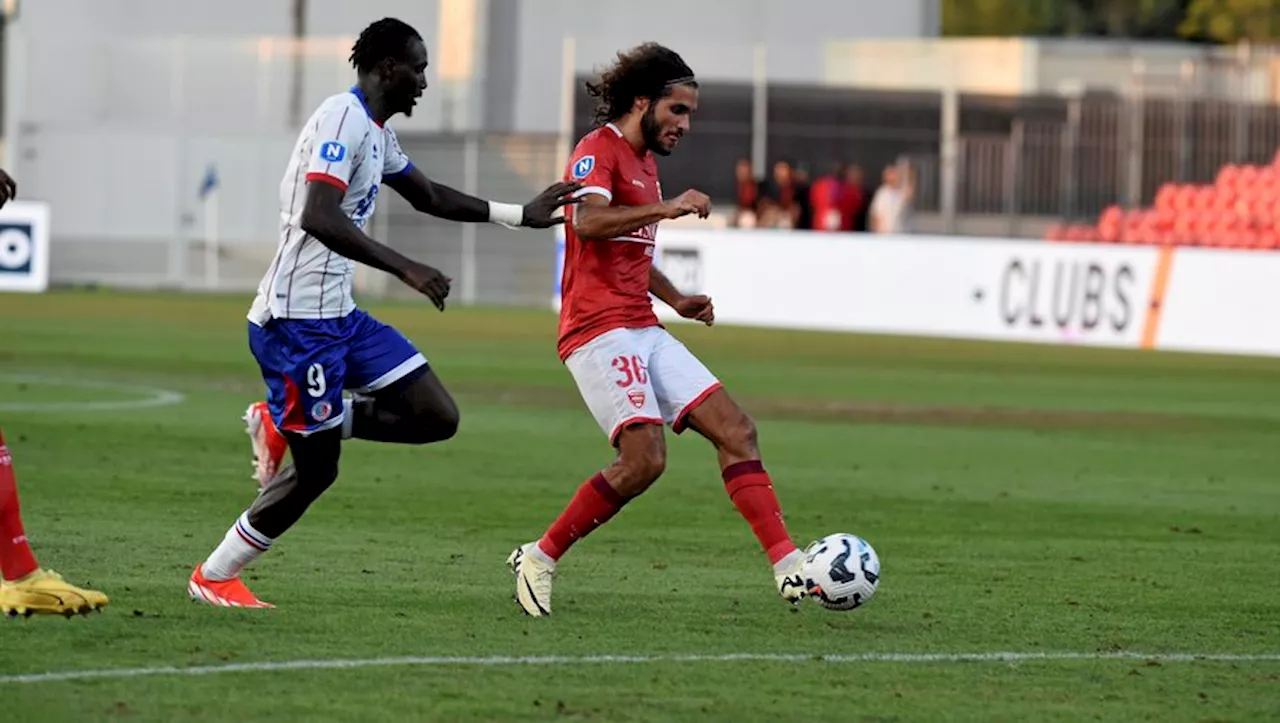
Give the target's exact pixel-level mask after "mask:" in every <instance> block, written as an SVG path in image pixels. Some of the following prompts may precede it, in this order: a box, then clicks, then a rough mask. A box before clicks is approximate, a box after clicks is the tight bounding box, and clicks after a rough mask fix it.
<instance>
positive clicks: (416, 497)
mask: <svg viewBox="0 0 1280 723" xmlns="http://www.w3.org/2000/svg"><path fill="white" fill-rule="evenodd" d="M247 304H248V299H247V298H243V297H236V298H228V297H198V296H165V295H148V294H114V293H88V292H83V293H67V292H60V293H55V294H49V295H43V296H0V426H3V428H4V430H5V432H6V434H7V436H8V438H9V442H10V446H11V447H12V450H13V453H14V462H15V466H16V470H17V473H18V478H19V485H20V489H21V492H22V496H23V503H24V506H25V514H26V518H27V522H28V528H29V530H28V531H29V533H30V535H31V537H32V538H33V540H34V541H35V545H36V547H37V554H38V555H40V557H41V558H42V561H43V562H44V563H45V564H46V565H47V566H49V567H52V568H53V569H56V570H58V571H60V572H62V573H64V574H65V575H66V576H67V577H68V578H69V579H71V580H74V581H77V582H86V583H90V584H93V585H95V586H98V587H100V588H102V589H103V590H105V591H106V592H107V593H108V594H110V595H111V596H112V605H111V607H110V608H108V610H107V612H106V613H104V614H102V615H95V616H93V617H90V618H88V619H76V620H72V621H66V620H62V619H29V620H13V621H0V711H3V714H2V715H0V718H3V719H4V720H10V719H13V720H41V721H44V720H102V719H114V718H121V719H128V720H157V721H171V720H234V721H256V720H266V721H281V720H352V721H368V720H382V719H393V718H394V719H410V720H448V721H457V720H521V721H535V720H560V719H566V718H567V719H578V720H608V721H630V720H637V721H639V720H646V721H647V720H732V721H742V720H777V719H795V718H816V719H825V720H840V721H939V720H972V721H996V720H1009V721H1027V720H1036V721H1055V720H1062V721H1068V720H1070V721H1074V720H1081V719H1088V720H1116V721H1139V720H1153V721H1154V720H1159V721H1174V720H1178V721H1182V720H1185V721H1249V720H1275V719H1277V718H1280V602H1278V600H1280V598H1278V596H1280V580H1278V574H1280V486H1278V485H1277V483H1276V474H1277V471H1278V470H1280V360H1273V359H1253V358H1229V357H1204V356H1187V355H1172V354H1152V353H1131V352H1121V351H1106V350H1089V349H1071V348H1061V347H1036V346H1021V345H995V344H982V343H968V342H957V341H928V340H915V339H900V338H887V337H861V336H853V335H836V334H808V333H793V332H780V331H758V330H745V329H733V328H720V327H717V328H715V329H703V328H694V327H691V326H684V325H681V326H678V327H676V329H675V333H676V334H677V335H678V336H680V337H681V338H682V339H683V340H685V341H686V343H687V344H688V345H689V346H690V348H691V349H692V350H693V351H694V352H695V353H697V354H699V355H700V356H701V357H702V358H703V359H704V361H706V362H707V363H708V365H709V366H711V368H712V369H713V370H714V371H715V372H716V373H717V374H719V375H720V376H721V378H722V379H723V380H724V381H725V382H726V384H727V385H728V387H729V389H730V391H731V393H732V394H733V395H734V396H735V397H736V398H738V399H739V401H740V402H741V403H743V405H744V406H745V407H747V409H748V410H749V411H750V412H751V413H752V414H753V415H754V416H755V417H756V418H757V420H758V422H759V425H760V429H761V436H762V443H763V448H764V452H765V462H766V465H767V466H768V468H769V469H770V471H771V472H772V474H773V476H774V479H775V481H776V483H777V487H778V492H779V495H780V497H781V499H782V502H783V505H784V507H785V509H786V512H787V519H788V524H789V526H790V528H791V530H792V532H793V534H794V535H795V536H796V537H797V539H798V540H799V541H800V542H801V543H805V542H808V541H809V540H811V539H814V538H816V537H819V536H821V535H823V534H827V533H830V532H837V531H848V532H853V533H856V534H859V535H862V536H864V537H866V538H867V539H868V540H869V541H870V542H871V543H872V544H873V545H874V546H875V547H876V550H877V552H878V553H879V554H880V557H881V560H882V563H883V565H884V568H883V578H882V583H881V587H880V590H879V593H878V594H877V596H876V598H875V599H874V600H872V602H871V603H870V604H869V605H867V606H866V607H864V608H863V609H860V610H858V611H855V612H853V613H849V614H846V613H834V612H828V611H825V610H822V609H820V608H818V607H817V606H816V605H812V604H806V605H804V606H802V608H801V609H800V610H799V611H796V612H793V611H791V610H790V609H789V608H788V606H787V605H786V604H785V603H783V602H782V601H781V600H780V599H779V598H778V597H777V594H776V593H775V592H774V590H773V589H772V578H771V575H770V574H769V570H768V565H767V561H766V560H765V559H764V557H763V554H762V553H761V552H760V551H759V549H758V547H757V546H756V544H755V541H754V539H753V538H752V536H751V533H750V530H749V529H748V528H747V526H746V524H745V523H744V522H743V521H742V520H741V519H740V518H739V517H738V516H737V514H736V512H735V511H734V509H733V506H732V505H731V504H730V502H729V501H728V499H727V497H726V496H725V494H724V491H723V488H722V485H721V483H720V481H719V475H718V470H717V468H716V463H715V459H714V455H713V454H712V453H711V451H710V449H709V447H708V446H707V444H706V443H705V442H704V441H703V440H701V439H699V438H697V437H696V436H695V435H692V434H690V435H685V436H683V437H679V438H674V437H669V442H670V454H669V471H668V473H667V475H666V476H665V477H664V478H663V479H662V480H661V481H660V482H659V483H658V484H657V485H656V486H655V487H654V489H653V490H652V491H651V492H650V493H649V494H647V495H645V496H644V497H643V498H641V499H640V500H638V501H636V502H635V503H633V504H632V505H630V506H629V507H628V508H627V509H626V510H625V511H624V512H623V513H622V514H621V515H619V517H618V518H616V519H615V520H614V521H613V522H611V523H610V524H608V525H606V526H605V527H603V528H601V529H600V530H599V531H597V532H596V533H594V534H593V535H592V536H591V537H589V538H588V539H587V540H586V541H584V542H583V543H581V544H580V545H578V546H577V547H575V549H574V550H573V551H572V552H571V553H570V554H569V556H567V557H566V558H565V561H564V564H563V565H562V567H561V574H560V576H559V579H558V583H557V587H556V598H555V611H556V612H555V617H553V618H551V619H548V620H530V619H527V618H524V617H522V616H521V615H519V614H518V609H517V608H516V606H515V604H514V603H513V602H512V601H511V599H510V598H511V593H512V589H513V586H512V581H511V578H510V575H509V573H508V572H507V571H506V569H505V567H504V565H503V561H504V559H505V557H506V554H507V553H508V552H509V551H510V550H511V548H512V547H513V546H514V545H516V544H517V543H521V542H525V541H527V540H530V539H533V538H534V537H536V536H537V535H538V534H539V533H540V532H541V531H542V529H543V528H544V527H545V526H546V525H547V524H548V523H549V522H550V521H551V520H552V519H553V518H554V516H555V515H556V514H557V513H558V512H559V511H560V509H561V507H562V506H563V504H564V503H565V502H566V501H567V500H568V498H569V496H570V495H571V494H572V492H573V490H574V488H575V487H576V486H577V485H578V484H580V483H581V481H582V480H583V479H585V478H587V477H589V476H590V475H591V474H592V473H594V471H595V470H597V469H598V468H599V467H601V466H602V465H604V464H606V463H607V462H608V461H609V458H610V450H609V448H608V445H607V443H606V441H605V440H604V438H603V436H602V435H601V434H600V432H599V430H598V429H597V428H596V427H595V425H594V422H593V421H592V420H591V418H590V416H589V415H588V413H587V411H586V409H585V408H584V406H583V405H582V402H581V400H580V399H579V398H578V396H577V392H576V390H575V389H574V387H573V384H572V381H571V379H570V377H569V375H568V373H567V372H566V371H565V370H564V369H563V367H562V366H561V365H560V363H559V361H558V360H557V359H556V355H555V342H554V335H555V319H554V316H553V315H551V314H550V313H544V312H536V311H509V310H501V311H497V310H456V309H450V310H449V311H447V312H445V313H443V314H440V313H437V312H436V311H435V310H434V309H429V308H424V306H423V305H407V304H406V305H385V306H379V305H374V306H373V307H372V308H371V310H372V311H373V312H374V313H375V314H377V315H378V316H379V317H380V318H383V319H384V320H386V321H388V322H391V323H394V324H395V325H397V326H398V327H399V328H400V329H401V330H402V331H404V332H405V333H406V334H407V335H408V336H409V337H410V338H412V339H413V340H414V341H415V342H416V343H418V344H419V346H420V347H421V348H422V350H423V351H424V352H425V353H426V354H427V355H428V357H429V358H430V359H431V361H432V364H433V366H434V367H435V369H436V370H437V373H438V374H439V375H440V376H441V378H442V379H443V380H444V381H445V383H446V384H447V385H449V386H450V388H451V389H452V390H453V391H454V392H455V394H456V396H457V397H458V400H459V402H460V405H461V407H462V418H463V421H462V429H461V432H460V434H459V436H458V437H457V438H456V439H454V440H452V441H450V442H447V443H445V444H441V445H438V446H432V447H423V448H397V447H391V446H382V445H375V444H371V443H365V442H356V443H352V444H349V445H348V446H347V447H345V448H344V457H343V463H342V477H341V478H340V480H339V482H338V483H337V484H336V485H335V486H334V488H333V489H331V490H330V491H329V493H328V494H326V496H325V497H323V498H322V499H321V500H320V501H319V502H318V503H317V504H316V505H315V506H314V507H313V508H312V509H311V510H310V512H309V513H308V515H307V516H306V517H305V518H304V520H303V521H302V522H301V523H300V524H299V525H298V526H297V527H296V528H295V529H294V530H292V531H290V532H289V533H288V534H287V535H286V536H285V537H284V538H282V540H281V541H280V542H279V543H278V544H277V546H276V549H275V550H273V551H272V552H271V553H270V554H269V555H267V556H266V557H264V558H263V559H262V560H261V561H260V562H259V563H258V564H257V565H255V566H254V567H253V568H251V571H250V572H249V574H248V575H247V577H248V578H249V581H250V584H251V585H252V586H253V589H254V590H255V592H257V593H258V594H259V595H260V596H262V597H263V598H264V599H266V600H269V601H272V602H274V603H276V604H278V605H279V606H280V607H279V609H277V610H274V611H235V610H214V609H211V608H207V607H203V606H197V605H194V604H191V603H190V602H188V601H187V597H186V589H185V588H186V579H187V576H188V574H189V573H190V570H191V568H192V567H193V566H194V565H195V564H196V563H197V562H199V561H200V560H201V559H203V558H204V556H205V555H206V554H207V553H208V552H209V550H210V549H211V548H212V546H213V545H215V544H216V543H217V542H218V540H219V539H220V538H221V536H222V535H223V533H224V532H225V531H226V529H227V527H228V526H229V525H230V524H231V522H232V521H233V520H234V519H235V517H236V515H237V514H238V513H239V512H240V511H241V510H242V509H243V508H244V507H245V506H246V505H247V504H248V503H249V502H250V501H251V499H252V497H253V495H254V492H255V489H256V487H255V484H254V483H253V481H252V480H251V479H250V473H251V471H252V468H251V464H250V450H249V444H248V439H247V437H246V436H245V435H244V433H243V426H242V423H241V422H240V420H239V416H240V414H241V413H242V412H243V410H244V407H245V406H246V404H247V403H248V402H249V401H251V400H253V399H255V398H258V397H259V396H260V395H261V394H262V391H261V381H260V378H259V377H258V373H257V369H256V366H255V364H254V362H253V360H252V358H251V357H250V355H249V352H248V349H247V344H246V340H245V320H244V312H245V310H246V308H247ZM166 392H170V393H177V394H181V395H182V401H181V402H180V403H177V404H163V402H164V400H165V399H166V397H165V396H164V393H166ZM169 399H171V397H169ZM148 400H150V401H148ZM90 402H92V403H94V404H95V405H96V406H94V407H92V408H90V409H87V410H86V409H83V408H81V407H80V405H82V404H84V403H90ZM149 405H160V406H149ZM1001 651H1010V652H1017V653H1030V654H1036V653H1046V654H1049V658H1048V659H1044V660H1035V659H1017V660H1011V661H991V660H986V661H981V662H974V661H958V660H953V659H947V658H939V659H922V658H920V657H906V658H903V659H893V658H892V657H891V655H890V654H897V653H905V654H953V653H954V654H970V653H992V652H1001ZM1058 653H1073V654H1079V655H1080V656H1081V657H1076V658H1074V659H1059V658H1055V657H1053V656H1054V655H1056V654H1058ZM1117 653H1140V654H1143V655H1151V656H1155V655H1158V654H1168V653H1190V654H1225V655H1232V656H1244V657H1242V658H1240V659H1231V660H1212V661H1209V660H1194V661H1187V660H1174V659H1167V658H1166V659H1160V658H1147V657H1143V655H1140V656H1138V657H1135V658H1114V657H1105V656H1109V655H1113V654H1117ZM735 654H757V655H773V654H796V655H799V656H815V657H817V656H827V655H842V654H843V655H863V656H870V657H871V658H872V659H870V660H863V661H860V662H859V661H841V662H831V661H822V660H817V659H814V660H806V659H803V658H790V659H767V658H756V659H732V658H726V657H723V656H731V655H735ZM602 655H613V656H632V657H630V658H628V659H627V660H615V661H612V662H608V661H602V660H599V659H594V660H592V659H586V658H584V657H583V656H602ZM401 656H418V657H419V658H422V657H427V658H435V660H421V659H419V660H416V661H401V662H399V663H396V662H395V661H388V660H385V659H387V658H396V657H401ZM521 656H558V658H559V659H558V661H552V662H516V661H511V660H510V658H513V657H521ZM681 656H707V659H689V658H687V657H681ZM717 656H721V657H717ZM876 656H880V657H876ZM1095 656H1096V657H1095ZM1249 656H1272V658H1271V659H1269V660H1267V659H1262V660H1260V659H1256V658H1254V657H1249ZM460 658H469V659H471V660H470V662H464V661H462V660H460ZM299 660H308V661H316V664H317V665H320V666H334V665H336V664H337V663H335V661H339V660H358V661H363V662H362V663H360V664H361V665H363V664H367V663H369V662H370V661H380V662H382V663H386V664H385V665H379V666H377V667H353V668H333V667H320V668H296V669H288V668H285V669H281V668H268V669H253V668H252V666H253V665H255V664H258V663H263V662H287V661H299ZM241 664H244V665H247V666H250V667H249V668H248V669H240V670H239V671H238V672H234V671H235V669H230V671H228V670H227V669H225V666H228V665H231V666H235V665H241ZM163 666H174V667H177V668H187V667H190V666H213V667H215V671H214V672H209V673H208V674H204V675H183V674H178V673H177V672H174V671H170V672H166V673H162V674H149V675H145V676H138V677H116V676H121V675H123V673H121V671H122V670H123V669H127V668H146V669H152V668H156V667H163ZM86 670H90V671H105V673H106V675H107V677H100V678H95V679H84V680H63V681H56V680H50V679H35V680H32V681H27V682H21V681H20V680H18V679H15V678H14V677H13V676H19V675H23V674H43V673H49V672H67V671H86ZM151 672H152V673H154V672H155V671H151Z"/></svg>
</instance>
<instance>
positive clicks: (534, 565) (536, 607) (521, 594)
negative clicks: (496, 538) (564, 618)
mask: <svg viewBox="0 0 1280 723" xmlns="http://www.w3.org/2000/svg"><path fill="white" fill-rule="evenodd" d="M537 544H538V543H536V542H530V543H527V544H524V545H521V546H520V547H517V548H516V549H515V550H512V552H511V555H510V556H508V557H507V567H509V568H511V572H512V574H514V575H515V576H516V602H517V603H519V604H520V608H521V609H523V610H524V611H525V613H526V614H528V615H531V616H533V617H535V618H541V617H547V616H549V615H551V581H552V579H553V578H554V577H555V574H556V566H555V565H554V564H547V563H546V562H545V561H543V560H542V559H540V557H541V556H540V555H535V554H533V550H534V548H535V547H536V546H537Z"/></svg>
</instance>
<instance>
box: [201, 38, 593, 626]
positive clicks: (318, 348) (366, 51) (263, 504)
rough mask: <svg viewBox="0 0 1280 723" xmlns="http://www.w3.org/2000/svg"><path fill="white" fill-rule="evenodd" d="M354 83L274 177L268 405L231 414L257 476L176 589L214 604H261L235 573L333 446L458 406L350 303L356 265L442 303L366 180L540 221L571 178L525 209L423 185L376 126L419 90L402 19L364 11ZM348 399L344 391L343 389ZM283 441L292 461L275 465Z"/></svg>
mask: <svg viewBox="0 0 1280 723" xmlns="http://www.w3.org/2000/svg"><path fill="white" fill-rule="evenodd" d="M351 61H352V64H353V65H354V66H355V67H356V70H357V71H358V75H359V81H358V82H357V84H356V86H355V87H353V88H351V90H350V91H348V92H346V93H341V94H338V95H335V96H332V97H330V98H328V99H326V100H325V101H324V102H323V103H322V104H321V105H320V107H319V108H318V109H317V110H316V111H315V113H314V114H313V115H312V116H311V118H310V119H309V120H308V121H307V123H306V125H305V126H304V127H303V129H302V132H301V133H300V134H299V136H298V141H297V144H296V145H295V147H294V151H293V155H292V157H291V158H290V161H289V164H288V166H287V168H286V170H285V174H284V179H283V181H282V183H281V187H280V217H281V242H280V247H279V249H278V250H277V252H276V256H275V259H274V260H273V261H272V262H271V266H270V268H269V269H268V271H267V273H266V276H265V277H264V278H263V279H262V283H261V285H260V286H259V288H258V295H257V297H256V298H255V299H254V300H253V304H252V306H251V308H250V311H249V314H248V319H249V324H248V330H249V347H250V349H251V351H252V352H253V355H254V358H255V359H257V361H258V364H259V366H260V367H261V370H262V377H263V380H264V381H265V382H266V386H267V399H266V401H263V402H257V403H255V404H254V405H252V406H250V408H249V410H248V412H247V413H246V415H245V418H246V421H248V423H249V431H250V434H251V436H252V437H253V441H254V452H255V454H256V456H257V461H258V474H257V476H258V481H259V484H261V485H262V490H261V491H260V493H259V495H258V497H257V499H256V500H254V502H253V504H252V505H251V506H250V507H249V509H248V510H245V512H244V513H243V514H242V515H240V517H239V519H237V520H236V522H235V524H234V525H232V526H231V528H230V529H229V530H228V531H227V533H226V535H225V536H224V538H223V541H222V543H221V544H220V545H218V547H217V549H215V550H214V551H213V553H212V554H211V555H210V556H209V557H208V559H207V560H205V561H204V562H203V563H202V564H200V565H198V566H197V567H196V569H195V570H194V571H193V572H192V575H191V579H190V581H189V583H188V586H187V591H188V594H189V595H190V596H191V597H192V598H193V599H194V600H197V601H200V602H204V603H208V604H210V605H214V606H221V607H271V606H270V605H268V604H267V603H264V602H262V601H261V600H259V599H258V598H257V597H256V596H255V595H254V594H253V593H252V592H250V591H249V589H248V588H247V587H246V586H245V585H244V583H243V581H242V580H241V579H240V571H241V570H242V569H243V568H244V566H245V565H247V564H248V563H249V562H251V561H252V560H254V559H255V558H257V557H258V556H259V555H261V554H262V553H264V552H266V551H267V550H269V549H271V546H272V544H273V543H274V542H275V540H276V539H277V538H279V537H280V535H281V534H283V533H284V532H285V531H286V530H288V529H289V528H290V527H291V526H292V525H293V524H294V523H295V522H297V521H298V519H299V518H300V517H301V516H302V514H303V513H304V512H305V511H306V509H307V507H308V506H309V505H310V504H311V503H312V502H314V501H315V500H316V499H317V498H318V497H319V496H320V495H321V494H322V493H323V492H324V491H325V489H327V488H328V487H329V485H331V484H332V483H333V482H334V480H335V479H337V476H338V458H339V455H340V451H341V442H342V440H344V439H349V438H357V439H367V440H373V441H381V442H395V443H402V444H428V443H431V442H437V441H441V440H445V439H449V438H450V437H452V436H453V435H454V433H455V432H456V431H457V428H458V408H457V406H456V405H455V404H454V401H453V398H452V397H451V396H450V395H449V393H448V391H446V390H445V388H444V386H443V385H442V384H441V382H440V380H439V378H438V377H437V376H436V375H435V373H434V372H433V371H432V370H431V368H430V366H429V365H428V364H427V361H426V358H425V357H424V356H423V355H422V354H421V353H420V352H419V351H418V350H417V349H416V348H415V347H414V345H413V344H412V343H411V342H410V341H409V340H408V339H407V338H405V337H404V336H403V335H402V334H401V333H400V332H398V331H396V330H395V329H394V328H392V327H390V326H388V325H386V324H383V323H382V322H380V321H378V320H377V319H375V318H373V317H372V316H370V315H369V314H368V313H366V312H364V311H363V310H361V309H359V308H357V307H356V305H355V302H354V301H353V299H352V296H351V284H352V275H353V274H354V271H355V264H356V262H360V263H363V264H367V265H369V266H372V267H374V268H376V269H380V270H382V271H385V272H387V273H390V274H393V275H395V276H396V277H397V278H399V279H400V280H401V281H403V282H404V283H406V284H408V285H409V286H411V287H413V288H414V289H417V290H418V291H420V292H422V293H423V294H425V295H426V296H427V297H428V298H430V299H431V301H432V302H433V303H434V304H435V305H436V307H437V308H439V309H441V310H443V309H444V306H445V299H446V297H447V296H448V295H449V286H450V279H448V278H447V277H446V276H445V275H444V274H442V273H441V272H440V271H438V270H436V269H434V268H431V267H430V266H426V265H424V264H421V263H418V262H416V261H413V260H411V259H408V258H406V257H404V256H402V255H401V254H399V253H397V252H396V251H393V250H392V249H390V248H388V247H387V246H384V245H382V244H380V243H378V242H377V241H374V240H373V239H371V238H369V237H368V236H366V235H365V233H364V230H363V229H364V227H365V225H366V224H367V223H368V220H369V217H370V216H371V215H372V214H373V209H374V205H375V203H376V201H377V197H378V192H379V189H380V188H381V187H382V186H383V185H386V186H390V187H391V188H392V189H394V190H395V191H396V192H397V193H399V194H401V195H402V196H403V197H404V198H405V199H406V200H408V201H409V202H410V203H411V204H412V205H413V207H414V208H415V209H417V210H419V211H422V212H423V213H428V214H431V215H434V216H439V217H441V218H446V219H449V220H453V221H463V222H493V223H499V224H502V225H505V226H508V227H514V226H521V225H523V226H529V227H533V228H548V227H550V226H552V225H554V224H556V223H560V222H562V219H560V218H552V214H553V213H555V211H556V210H557V209H558V208H559V207H560V206H562V205H564V204H566V203H569V202H571V200H572V196H571V194H572V193H573V192H574V191H576V190H577V189H578V188H579V187H580V184H575V183H565V182H560V183H555V184H553V185H551V186H549V187H548V188H547V189H546V190H544V191H543V192H542V193H540V194H538V196H537V197H535V198H534V199H533V200H532V201H530V202H529V203H528V204H526V205H524V206H520V205H516V204H504V203H493V202H488V201H484V200H481V199H478V198H475V197H472V196H469V195H466V194H463V193H460V192H458V191H455V190H453V189H451V188H448V187H446V186H443V185H440V184H438V183H433V182H432V181H430V180H428V179H427V177H426V176H424V175H423V173H422V172H421V171H420V170H419V169H417V168H416V167H415V166H414V165H413V163H412V162H411V161H410V160H409V158H408V156H406V155H405V153H404V151H402V150H401V148H400V144H399V142H398V141H397V140H396V134H395V132H394V131H392V130H391V128H389V127H387V126H386V121H387V119H389V118H390V117H392V116H394V115H395V114H396V113H404V114H405V115H411V114H412V112H413V106H414V105H415V103H416V101H417V99H418V97H420V96H421V95H422V92H423V91H424V90H425V89H426V87H427V81H426V75H425V73H426V68H427V50H426V46H425V45H424V44H423V42H422V37H421V36H420V35H419V34H418V32H417V31H415V30H414V29H413V28H412V27H410V26H409V25H407V24H405V23H403V22H401V21H399V20H396V19H393V18H386V19H383V20H379V21H377V22H375V23H373V24H372V25H370V26H369V27H368V28H366V29H365V31H364V32H363V33H361V35H360V37H359V39H358V40H357V41H356V44H355V47H354V48H353V49H352V53H351ZM344 389H346V390H350V391H352V392H353V393H354V396H353V397H352V398H351V399H348V400H344V399H343V395H342V392H343V390H344ZM285 451H289V452H291V453H292V455H293V464H292V465H291V466H287V467H284V468H281V467H280V461H281V459H282V458H283V457H284V453H285Z"/></svg>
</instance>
